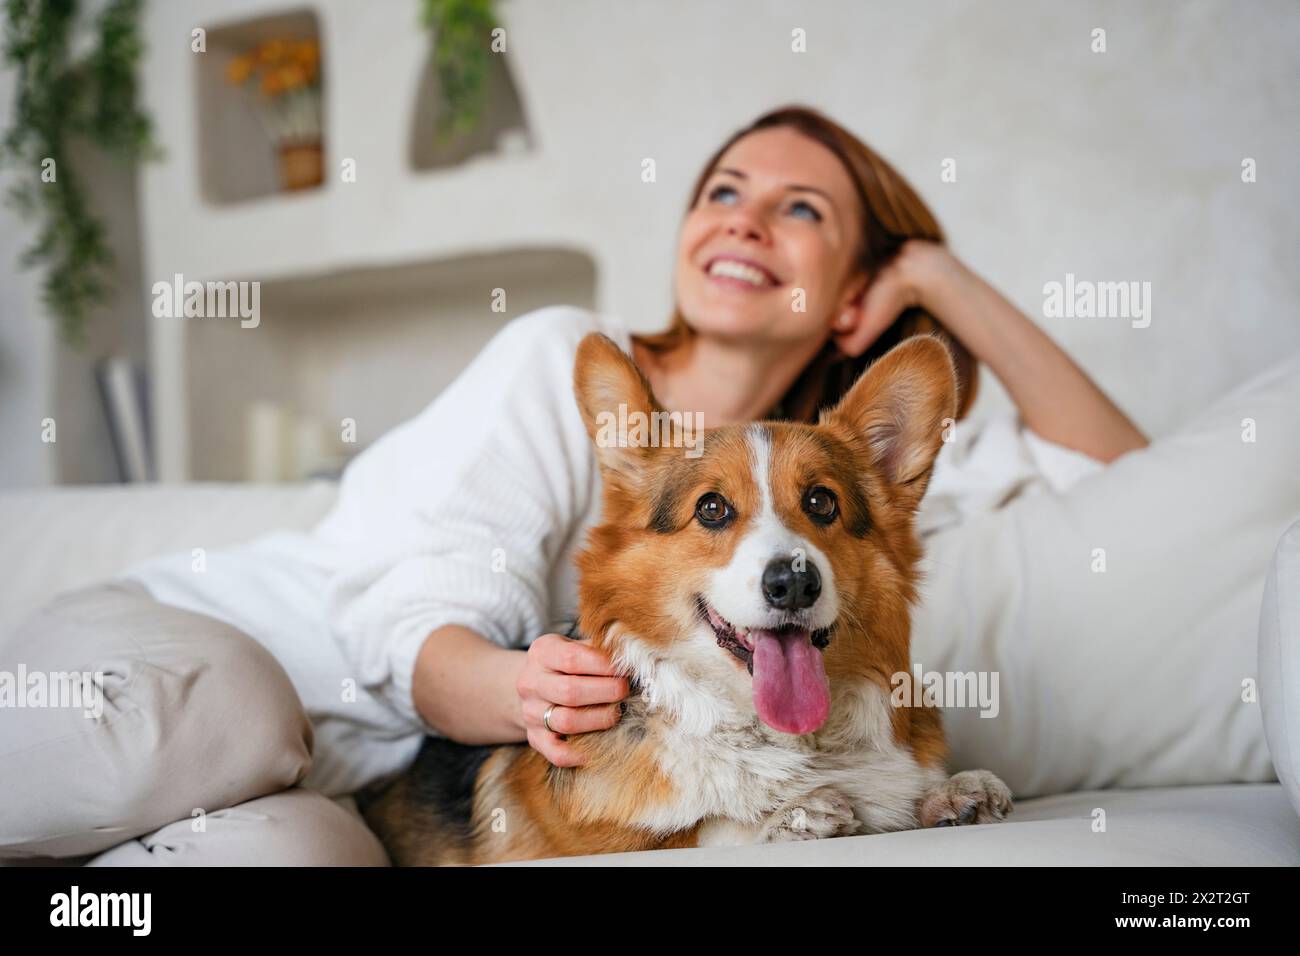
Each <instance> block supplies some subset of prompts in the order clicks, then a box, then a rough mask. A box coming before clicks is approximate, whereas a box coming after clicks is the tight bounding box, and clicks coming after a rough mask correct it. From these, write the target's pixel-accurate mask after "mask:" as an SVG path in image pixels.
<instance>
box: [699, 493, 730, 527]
mask: <svg viewBox="0 0 1300 956" xmlns="http://www.w3.org/2000/svg"><path fill="white" fill-rule="evenodd" d="M731 513H732V512H731V505H730V504H728V503H727V499H726V498H724V497H722V495H720V494H718V493H717V492H716V491H710V492H709V493H708V494H707V495H704V496H703V497H701V498H700V500H699V501H697V502H695V517H696V518H698V519H699V521H700V524H702V525H704V526H705V527H706V528H717V527H720V526H721V525H723V524H725V523H726V521H727V519H728V518H730V517H731Z"/></svg>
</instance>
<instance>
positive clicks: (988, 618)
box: [912, 353, 1300, 797]
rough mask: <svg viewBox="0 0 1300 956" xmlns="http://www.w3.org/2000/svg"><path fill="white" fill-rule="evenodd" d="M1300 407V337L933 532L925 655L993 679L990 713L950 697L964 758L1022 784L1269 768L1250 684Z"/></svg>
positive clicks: (1096, 782)
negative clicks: (1187, 402) (1108, 444)
mask: <svg viewBox="0 0 1300 956" xmlns="http://www.w3.org/2000/svg"><path fill="white" fill-rule="evenodd" d="M1298 410H1300V353H1297V354H1296V355H1295V356H1292V357H1291V358H1290V359H1288V360H1286V361H1285V362H1283V363H1281V364H1279V365H1277V366H1275V367H1274V368H1272V369H1270V370H1269V371H1267V372H1265V373H1264V374H1262V375H1259V376H1258V377H1256V378H1254V379H1252V380H1251V381H1249V382H1247V383H1245V384H1244V385H1241V386H1239V387H1238V388H1236V389H1234V390H1233V391H1232V392H1231V393H1229V394H1228V395H1226V396H1224V397H1223V398H1221V399H1220V400H1219V401H1218V402H1216V403H1215V404H1214V405H1212V406H1211V407H1210V408H1209V409H1207V410H1206V411H1204V412H1202V413H1200V414H1198V415H1196V416H1195V417H1194V418H1193V420H1192V421H1190V422H1189V423H1188V424H1186V425H1185V426H1184V427H1183V428H1181V429H1180V430H1178V431H1177V432H1175V433H1174V434H1172V435H1169V436H1167V437H1164V438H1161V439H1159V440H1158V441H1155V442H1153V443H1152V445H1151V446H1150V447H1148V448H1145V449H1142V450H1140V451H1135V452H1130V453H1128V454H1126V455H1124V456H1122V457H1120V458H1119V459H1117V460H1116V461H1114V462H1112V463H1111V464H1110V465H1109V466H1108V467H1107V468H1105V469H1104V470H1102V471H1100V472H1098V473H1097V474H1094V475H1091V476H1088V477H1084V478H1083V479H1081V480H1080V481H1079V482H1078V483H1077V484H1076V485H1074V486H1073V487H1072V488H1071V489H1070V490H1069V491H1067V492H1066V493H1064V494H1060V495H1058V494H1051V493H1046V494H1038V495H1031V496H1026V497H1023V498H1018V499H1016V500H1014V501H1012V502H1011V503H1009V504H1008V505H1007V506H1006V507H1004V508H1002V509H1001V510H998V511H993V512H990V513H986V514H982V515H977V516H973V517H970V518H968V519H967V520H966V521H965V522H964V523H963V524H961V525H960V526H958V527H955V528H950V529H947V530H944V531H941V532H939V533H937V534H935V535H934V536H932V537H931V538H930V539H929V540H928V541H927V542H926V546H927V558H926V561H925V563H924V564H923V568H924V569H925V571H926V580H925V582H924V583H923V584H922V591H921V593H922V602H921V605H920V606H919V607H918V608H917V610H916V612H915V614H914V618H913V620H914V629H913V644H912V652H913V653H912V656H913V661H914V666H917V665H919V666H920V667H921V668H922V669H924V670H925V671H938V672H968V671H976V672H979V671H986V672H993V671H996V672H997V675H998V681H999V685H998V690H999V711H998V713H997V716H996V717H991V718H984V717H981V716H980V709H978V708H976V707H965V708H952V707H950V708H948V709H946V710H945V712H944V725H945V728H946V730H947V732H948V739H949V742H950V744H951V746H952V764H953V766H954V767H955V768H958V769H960V768H972V767H986V768H988V769H990V770H993V771H994V772H996V773H998V774H999V775H1000V776H1001V777H1002V778H1003V779H1004V780H1005V781H1006V782H1007V783H1008V784H1009V785H1010V786H1011V788H1012V789H1013V791H1015V793H1016V794H1017V796H1020V797H1028V796H1034V795H1041V794H1052V793H1064V792H1069V791H1074V790H1079V789H1083V788H1095V787H1142V786H1173V785H1182V784H1201V783H1225V782H1232V781H1266V780H1272V779H1274V772H1273V766H1272V763H1271V762H1270V760H1269V750H1268V746H1267V744H1266V742H1265V739H1264V728H1263V721H1262V718H1261V714H1260V705H1259V704H1258V702H1257V700H1258V695H1252V694H1251V693H1250V691H1251V690H1252V688H1253V683H1254V680H1255V678H1256V676H1257V672H1256V644H1257V635H1258V628H1259V611H1260V601H1261V596H1262V594H1263V589H1264V578H1265V574H1266V572H1267V570H1268V567H1269V563H1270V561H1271V559H1272V555H1273V550H1274V546H1275V545H1276V543H1277V540H1278V537H1279V536H1280V535H1281V534H1282V531H1283V529H1285V528H1286V527H1287V526H1288V525H1290V524H1291V523H1292V522H1293V521H1294V520H1295V518H1296V516H1297V515H1300V429H1297V428H1296V427H1295V415H1296V413H1297V411H1298ZM1247 419H1249V421H1247ZM1251 429H1253V438H1254V441H1247V440H1243V436H1244V437H1246V438H1249V437H1252V435H1251ZM1095 549H1104V552H1103V551H1097V550H1095ZM1103 560H1104V568H1105V570H1104V571H1100V570H1094V566H1095V567H1098V568H1099V567H1102V566H1103V565H1102V564H1101V562H1102V561H1103ZM1293 593H1294V592H1293ZM1292 666H1293V667H1294V666H1295V665H1294V663H1293V664H1292ZM1294 686H1295V684H1294V682H1293V684H1292V689H1293V690H1294Z"/></svg>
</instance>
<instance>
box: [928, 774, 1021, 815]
mask: <svg viewBox="0 0 1300 956" xmlns="http://www.w3.org/2000/svg"><path fill="white" fill-rule="evenodd" d="M1010 812H1011V789H1010V788H1009V787H1008V786H1007V785H1006V784H1005V783H1003V782H1002V781H1001V780H999V779H998V778H997V777H996V776H995V775H994V774H992V773H990V772H989V771H987V770H963V771H962V772H961V773H955V774H953V775H952V776H951V777H949V778H948V779H947V780H945V781H944V782H943V783H941V784H939V786H937V787H935V788H934V789H933V790H931V791H929V792H928V793H926V795H925V796H924V797H922V798H921V805H920V807H919V808H918V810H917V816H918V817H919V818H920V821H921V826H923V827H952V826H958V827H960V826H966V825H967V824H970V823H997V822H1000V821H1001V820H1002V819H1003V818H1004V817H1006V815H1007V814H1008V813H1010Z"/></svg>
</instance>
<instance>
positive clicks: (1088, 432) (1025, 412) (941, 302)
mask: <svg viewBox="0 0 1300 956" xmlns="http://www.w3.org/2000/svg"><path fill="white" fill-rule="evenodd" d="M911 305H919V306H921V307H922V308H924V309H926V310H927V311H928V312H929V313H930V314H931V315H933V316H934V317H935V318H936V319H938V320H939V321H940V322H942V323H943V325H944V327H945V328H947V329H948V330H949V331H950V332H951V333H952V334H953V335H954V336H956V337H957V338H958V339H960V340H961V342H962V344H963V345H965V346H966V347H967V348H968V349H970V351H971V353H972V354H973V355H974V356H975V357H976V358H977V359H978V360H979V361H981V362H983V363H984V364H985V365H987V366H988V367H989V368H990V369H991V370H992V371H993V373H994V374H995V375H996V376H997V377H998V379H999V380H1000V381H1001V382H1002V384H1003V385H1004V386H1005V387H1006V389H1007V392H1008V393H1010V395H1011V398H1012V400H1013V401H1014V402H1015V403H1016V407H1017V408H1018V409H1019V411H1020V416H1021V418H1022V419H1023V420H1024V422H1025V425H1026V426H1028V427H1029V428H1030V429H1032V430H1033V431H1034V432H1035V433H1036V434H1037V435H1039V436H1040V437H1042V438H1045V439H1047V440H1048V441H1051V442H1055V443H1057V444H1059V445H1064V446H1065V447H1067V448H1073V449H1075V450H1076V451H1080V452H1083V453H1084V454H1086V455H1089V456H1091V457H1093V458H1096V459H1098V460H1099V461H1103V462H1109V461H1112V460H1113V459H1115V458H1118V457H1119V456H1120V455H1122V454H1124V453H1125V452H1128V451H1132V450H1133V449H1136V448H1145V447H1146V446H1147V444H1148V442H1147V439H1146V436H1144V435H1143V434H1142V432H1141V431H1140V430H1139V429H1138V427H1137V426H1136V425H1134V424H1133V422H1132V421H1131V420H1130V419H1129V418H1128V416H1126V415H1125V414H1124V413H1123V412H1122V411H1120V409H1119V408H1118V407H1117V406H1116V405H1115V403H1114V402H1112V401H1111V400H1110V399H1109V398H1108V397H1107V396H1106V394H1105V392H1103V391H1102V390H1101V389H1100V388H1098V387H1097V385H1096V383H1094V382H1093V381H1092V379H1090V378H1089V377H1088V375H1087V373H1085V372H1084V371H1083V369H1081V368H1079V366H1078V365H1076V364H1075V363H1074V361H1073V360H1072V359H1071V358H1070V357H1069V356H1068V355H1066V354H1065V352H1064V351H1062V350H1061V348H1060V347H1059V346H1058V345H1057V344H1056V343H1055V342H1053V341H1052V340H1051V338H1049V337H1048V335H1047V334H1046V333H1045V332H1043V330H1042V329H1040V328H1039V327H1038V326H1037V325H1036V324H1034V322H1032V321H1031V320H1030V319H1029V318H1028V317H1027V316H1026V315H1025V314H1024V313H1023V312H1021V311H1020V310H1019V309H1017V308H1016V307H1015V306H1014V305H1012V304H1011V303H1010V302H1009V301H1007V299H1006V298H1004V297H1003V296H1002V295H1001V294H1000V293H998V291H997V290H996V289H994V288H993V287H992V286H990V285H989V284H988V283H987V282H985V281H984V280H983V279H982V278H980V277H979V276H978V275H976V274H975V273H974V272H972V271H971V270H970V269H968V268H967V267H966V266H965V265H964V264H962V263H961V261H959V260H958V259H957V258H956V257H955V256H953V255H952V253H950V252H949V251H948V250H947V249H946V248H945V247H944V246H941V245H939V244H937V243H932V242H923V241H918V240H912V241H910V242H908V243H907V244H905V245H904V246H903V249H902V251H901V252H900V253H899V254H898V256H897V257H896V258H895V259H894V260H893V261H892V262H891V263H890V264H889V266H887V267H886V268H885V269H884V270H882V271H881V273H880V275H879V276H878V277H877V279H876V280H875V281H874V282H873V283H872V284H871V286H870V287H869V288H868V290H867V294H866V296H865V299H864V303H863V310H864V317H863V320H862V321H861V322H860V323H859V324H858V326H857V328H855V329H854V330H853V332H850V333H849V334H850V335H852V334H853V333H855V332H858V331H859V330H861V329H863V328H866V329H867V330H870V329H871V328H881V329H883V328H885V327H887V326H888V325H889V324H890V323H891V322H892V321H893V319H894V318H896V317H897V316H898V314H899V313H901V312H902V310H903V308H906V307H908V306H911ZM891 310H894V311H892V314H889V313H890V312H891ZM886 315H888V319H886ZM880 323H883V324H880ZM842 347H843V346H842ZM850 347H851V345H850ZM864 348H865V346H864ZM846 351H847V348H846ZM850 354H852V353H850Z"/></svg>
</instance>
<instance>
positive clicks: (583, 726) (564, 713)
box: [515, 634, 628, 767]
mask: <svg viewBox="0 0 1300 956" xmlns="http://www.w3.org/2000/svg"><path fill="white" fill-rule="evenodd" d="M515 690H516V691H517V692H518V694H519V700H520V704H521V706H522V708H523V721H524V730H525V731H526V732H527V734H528V743H529V744H531V745H532V747H533V749H534V750H536V751H537V752H538V753H540V754H541V755H542V756H543V757H545V758H546V759H547V760H549V761H550V762H551V763H553V764H555V766H557V767H578V766H581V765H582V764H584V763H585V762H586V761H585V759H584V758H583V757H582V755H581V754H579V753H578V751H577V749H576V748H574V747H573V746H572V745H571V744H569V743H568V742H567V741H566V737H567V735H569V734H582V733H587V732H588V731H592V730H606V729H608V728H610V727H613V726H614V725H615V724H616V723H618V720H619V717H621V716H622V713H623V707H622V705H621V703H620V701H622V700H623V698H624V697H626V696H627V694H628V683H627V678H625V677H620V676H618V674H617V673H616V672H615V669H614V665H613V663H612V662H611V661H610V659H609V655H608V654H606V653H605V652H604V651H602V650H598V649H596V648H594V647H592V646H590V645H589V644H583V643H581V642H579V641H571V640H569V639H568V638H566V637H563V636H562V635H559V634H543V635H542V636H541V637H539V638H537V640H535V641H533V643H532V644H531V645H530V646H529V648H528V652H527V658H526V660H525V661H524V666H523V669H522V670H521V671H520V673H519V679H518V681H517V682H516V684H515ZM552 705H554V706H552ZM548 708H551V715H550V724H551V730H547V729H546V727H545V725H544V723H543V717H544V716H545V715H546V711H547V709H548Z"/></svg>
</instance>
